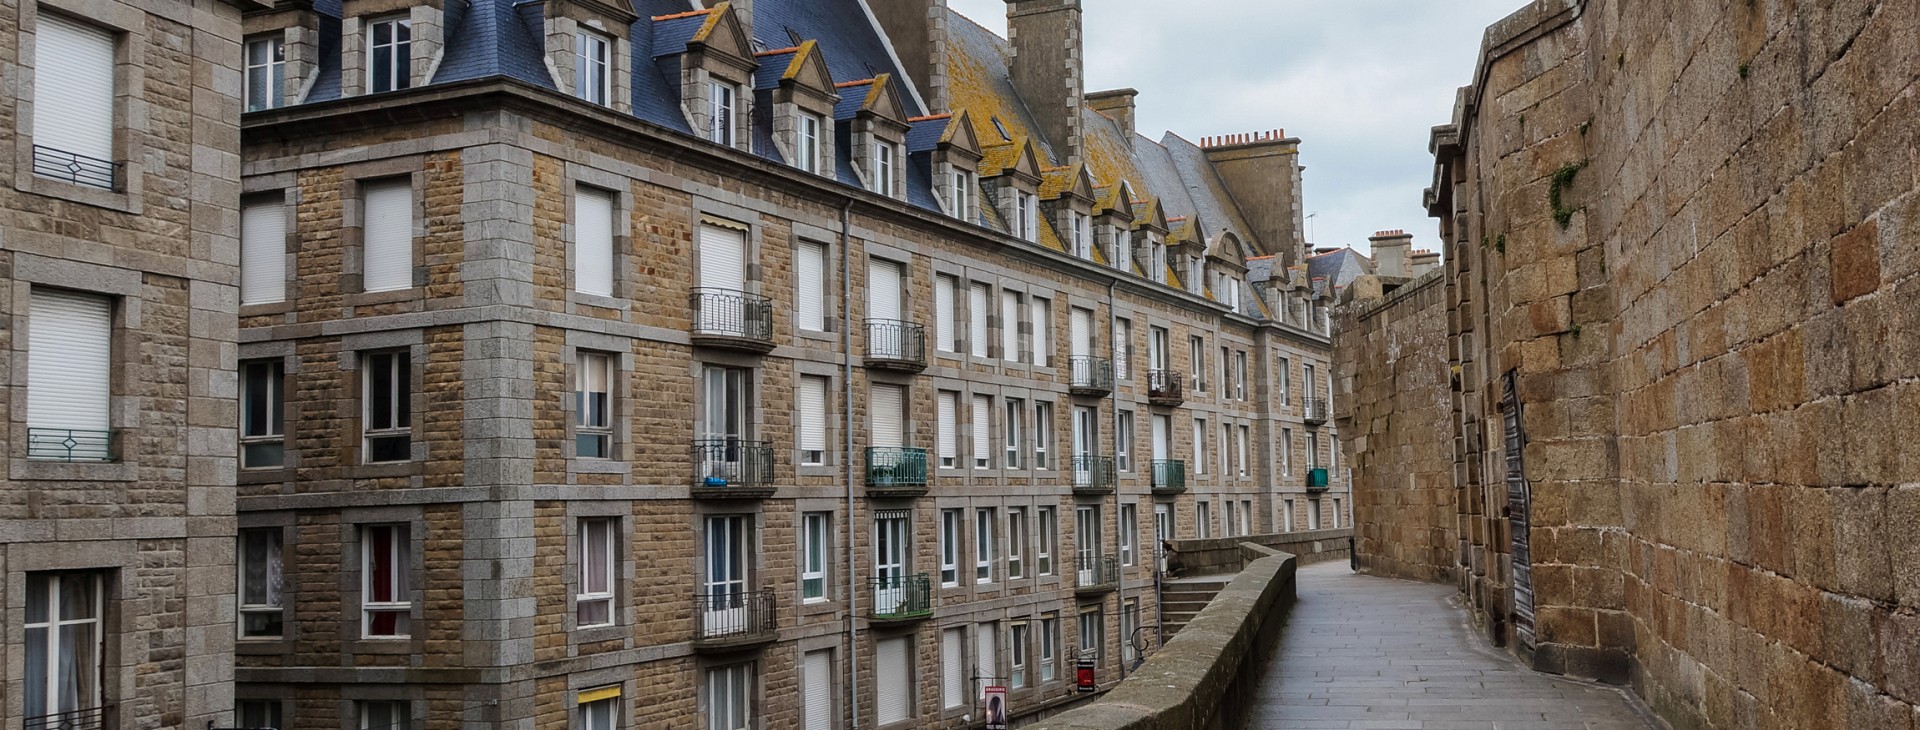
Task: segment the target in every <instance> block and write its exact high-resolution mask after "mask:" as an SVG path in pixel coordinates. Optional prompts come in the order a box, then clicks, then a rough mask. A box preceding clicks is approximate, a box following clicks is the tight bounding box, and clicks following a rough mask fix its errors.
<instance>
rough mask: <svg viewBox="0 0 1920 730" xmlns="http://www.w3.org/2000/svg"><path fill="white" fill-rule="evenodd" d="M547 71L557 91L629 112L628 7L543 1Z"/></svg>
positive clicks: (596, 0) (593, 0) (594, 0)
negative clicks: (544, 2) (544, 5)
mask: <svg viewBox="0 0 1920 730" xmlns="http://www.w3.org/2000/svg"><path fill="white" fill-rule="evenodd" d="M543 14H544V15H545V17H546V35H547V54H546V59H547V72H548V73H550V74H552V75H553V82H554V85H555V86H558V87H559V88H560V91H562V92H564V93H568V94H572V95H573V96H574V97H575V98H578V99H581V100H583V101H586V102H587V103H590V104H597V105H600V106H604V107H609V108H611V109H613V110H615V111H620V112H632V111H633V41H632V39H631V38H629V37H628V32H629V31H630V30H631V29H632V28H633V23H634V21H636V20H639V19H640V18H639V16H637V15H634V13H633V8H632V6H630V5H628V4H627V3H625V2H617V1H608V0H547V2H546V7H545V9H544V13H543Z"/></svg>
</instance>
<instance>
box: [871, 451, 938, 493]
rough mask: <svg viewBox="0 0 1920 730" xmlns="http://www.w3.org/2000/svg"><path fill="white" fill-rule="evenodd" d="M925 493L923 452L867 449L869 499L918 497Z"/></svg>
mask: <svg viewBox="0 0 1920 730" xmlns="http://www.w3.org/2000/svg"><path fill="white" fill-rule="evenodd" d="M926 493H927V450H926V449H895V448H881V447H873V448H869V449H867V495H868V496H872V497H918V496H920V495H923V494H926Z"/></svg>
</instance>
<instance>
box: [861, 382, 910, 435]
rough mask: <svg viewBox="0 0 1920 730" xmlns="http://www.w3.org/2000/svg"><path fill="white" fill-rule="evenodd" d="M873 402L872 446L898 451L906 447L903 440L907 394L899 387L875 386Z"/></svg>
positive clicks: (870, 404) (871, 405)
mask: <svg viewBox="0 0 1920 730" xmlns="http://www.w3.org/2000/svg"><path fill="white" fill-rule="evenodd" d="M872 399H873V402H872V403H869V404H868V405H869V406H870V407H871V408H872V410H873V413H872V414H871V416H870V417H871V418H872V420H873V434H872V440H873V444H872V446H873V447H874V448H878V449H897V448H900V447H901V446H903V445H905V439H904V438H902V432H903V431H905V430H906V429H905V428H904V423H905V421H906V417H905V409H906V400H907V399H906V393H905V389H904V388H902V387H900V386H898V385H876V386H873V396H872Z"/></svg>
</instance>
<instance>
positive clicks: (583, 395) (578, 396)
mask: <svg viewBox="0 0 1920 730" xmlns="http://www.w3.org/2000/svg"><path fill="white" fill-rule="evenodd" d="M612 381H613V356H611V355H608V354H606V353H603V352H587V351H584V350H582V351H581V352H580V353H579V354H578V355H577V357H576V362H575V367H574V374H573V408H574V422H573V426H574V448H573V453H574V455H575V456H579V457H584V458H589V459H606V458H611V457H612V455H613V453H612V443H613V427H612V423H613V421H612V416H611V411H612V402H613V401H612V395H611V388H610V387H609V385H610V384H611V383H612Z"/></svg>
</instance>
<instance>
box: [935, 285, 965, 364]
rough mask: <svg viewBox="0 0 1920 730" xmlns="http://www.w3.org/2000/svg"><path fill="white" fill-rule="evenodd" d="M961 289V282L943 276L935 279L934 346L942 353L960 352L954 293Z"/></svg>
mask: <svg viewBox="0 0 1920 730" xmlns="http://www.w3.org/2000/svg"><path fill="white" fill-rule="evenodd" d="M959 288H960V281H959V280H958V279H955V278H953V277H951V276H947V275H945V274H941V275H939V276H936V277H934V279H933V314H934V317H933V336H934V346H935V347H936V348H938V349H939V350H940V351H941V352H959V351H960V329H959V328H958V327H957V326H955V324H956V322H957V318H956V317H955V316H954V300H953V297H954V292H955V291H956V290H958V289H959Z"/></svg>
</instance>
